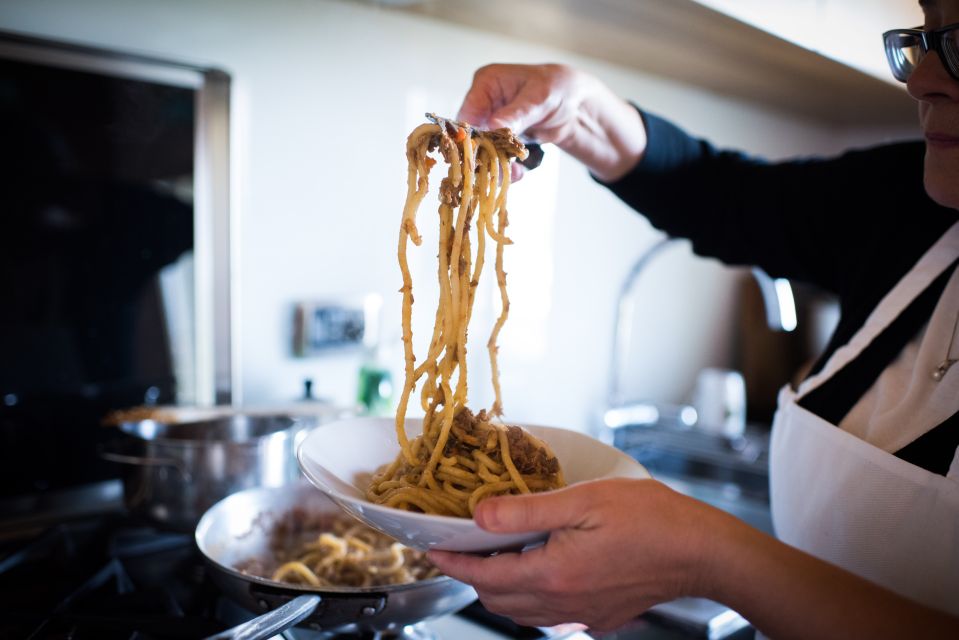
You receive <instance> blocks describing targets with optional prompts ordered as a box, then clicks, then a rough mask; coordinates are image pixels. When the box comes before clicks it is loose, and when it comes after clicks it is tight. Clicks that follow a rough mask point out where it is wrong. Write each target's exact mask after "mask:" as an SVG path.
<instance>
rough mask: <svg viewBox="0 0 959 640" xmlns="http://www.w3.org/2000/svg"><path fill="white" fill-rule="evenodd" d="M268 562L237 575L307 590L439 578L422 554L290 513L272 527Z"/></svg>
mask: <svg viewBox="0 0 959 640" xmlns="http://www.w3.org/2000/svg"><path fill="white" fill-rule="evenodd" d="M270 553H271V555H270V557H268V558H263V559H250V560H248V561H246V562H244V563H242V564H241V565H240V566H238V567H237V569H239V570H240V571H242V572H243V573H248V574H251V575H256V576H260V577H263V578H269V579H270V580H274V581H276V582H286V583H290V584H299V585H309V586H311V587H380V586H384V585H391V584H406V583H409V582H416V581H418V580H426V579H428V578H432V577H434V576H438V575H440V573H439V571H438V570H437V569H436V567H434V566H433V565H432V564H431V563H430V562H429V560H427V559H426V554H425V553H423V552H422V551H416V550H414V549H410V548H408V547H405V546H403V545H402V544H400V543H398V542H395V541H394V540H393V539H392V538H390V537H389V536H387V535H385V534H382V533H380V532H379V531H375V530H374V529H371V528H370V527H367V526H366V525H363V524H360V523H358V522H356V521H355V520H353V519H352V518H348V517H346V516H342V515H338V514H336V515H329V514H316V513H309V512H307V511H305V510H302V509H294V510H293V511H291V512H289V513H287V514H285V516H284V517H283V518H282V519H281V520H280V521H279V522H277V524H276V526H275V527H274V529H273V531H272V533H271V537H270Z"/></svg>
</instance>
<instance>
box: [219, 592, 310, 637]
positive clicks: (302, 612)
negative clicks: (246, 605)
mask: <svg viewBox="0 0 959 640" xmlns="http://www.w3.org/2000/svg"><path fill="white" fill-rule="evenodd" d="M322 600H323V599H322V598H321V597H320V596H318V595H316V594H312V595H302V596H299V597H296V598H294V599H292V600H290V601H289V602H287V603H286V604H285V605H283V606H282V607H278V608H276V609H274V610H273V611H270V612H269V613H266V614H263V615H262V616H259V617H257V618H253V619H252V620H250V621H248V622H244V623H243V624H240V625H237V626H235V627H233V628H231V629H227V630H226V631H221V632H220V633H217V634H216V635H212V636H210V637H209V638H207V639H206V640H267V639H268V638H272V637H273V636H275V635H276V634H278V633H283V632H284V631H286V630H287V629H289V628H290V627H292V626H293V625H295V624H297V623H298V622H302V621H303V620H304V619H306V618H307V617H309V615H310V614H311V613H313V611H315V610H316V607H317V606H319V604H320V602H322Z"/></svg>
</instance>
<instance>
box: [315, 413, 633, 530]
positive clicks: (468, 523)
mask: <svg viewBox="0 0 959 640" xmlns="http://www.w3.org/2000/svg"><path fill="white" fill-rule="evenodd" d="M411 420H414V421H417V422H419V423H420V425H421V427H420V428H422V417H413V418H407V419H406V423H407V424H409V422H410V421H411ZM358 421H369V422H383V423H386V422H387V421H394V419H393V418H391V417H387V416H352V417H347V418H343V419H341V420H335V421H332V422H328V423H326V424H323V425H320V426H319V427H318V428H317V429H316V430H313V431H311V432H310V433H309V434H307V436H306V437H305V438H304V439H303V441H302V442H300V443H299V444H298V445H297V447H296V461H297V464H298V465H299V466H300V471H301V472H302V473H303V475H304V476H305V477H306V478H307V479H308V480H309V481H310V482H311V483H312V484H313V485H314V486H315V487H316V488H317V489H318V490H320V491H322V492H324V493H326V494H327V495H329V497H330V498H331V499H332V500H334V501H335V502H339V500H343V502H346V503H351V504H362V505H363V508H364V509H367V508H368V509H372V510H374V511H378V512H381V513H384V514H387V515H389V514H397V513H399V514H402V515H403V516H404V517H409V518H410V519H411V520H412V521H413V522H416V521H417V520H421V521H422V522H424V523H426V522H437V523H444V524H449V525H457V526H460V527H462V528H468V529H470V530H473V529H475V528H476V527H477V526H478V525H476V524H475V521H474V520H473V519H472V518H464V517H459V516H447V515H439V514H429V513H420V512H419V511H407V510H405V509H397V508H396V507H390V506H387V505H385V504H378V503H376V502H370V501H369V500H368V499H367V498H366V496H365V494H364V495H360V496H358V497H357V496H349V495H346V494H343V493H341V492H340V491H338V490H336V489H335V488H333V487H331V486H329V485H328V484H327V483H326V482H323V481H322V480H320V479H318V478H316V477H315V476H314V475H313V474H312V472H310V471H309V470H308V468H307V466H306V465H305V464H304V463H303V459H304V457H305V448H306V447H305V445H306V443H307V441H308V440H309V439H310V438H311V437H316V436H315V435H314V434H315V433H316V432H318V431H320V430H322V429H325V428H329V427H332V426H334V425H338V424H342V423H347V422H358ZM508 426H518V427H521V428H523V429H527V428H528V427H533V428H534V429H546V430H549V431H556V432H564V433H571V434H573V435H574V437H581V438H583V439H586V440H590V441H593V442H595V443H596V444H598V445H600V446H602V447H603V448H605V449H607V450H609V451H611V452H614V453H616V454H617V457H621V458H622V459H623V460H624V461H625V462H628V463H629V464H631V465H633V466H635V467H637V468H639V469H642V470H643V472H644V473H645V474H646V476H645V477H646V478H651V477H652V476H651V474H650V473H649V470H648V469H646V467H645V466H643V465H642V464H641V463H640V462H639V461H637V460H635V459H634V458H632V457H631V456H630V455H629V454H627V453H626V452H625V451H622V450H620V449H617V448H616V447H613V446H611V445H609V444H607V443H605V442H603V441H602V440H599V439H598V438H594V437H593V436H591V435H589V434H587V433H584V432H582V431H577V430H576V429H569V428H566V427H553V426H547V425H540V424H529V423H525V422H521V423H513V424H511V425H508ZM533 435H536V434H533ZM537 437H539V436H537ZM397 446H398V443H397ZM316 464H317V466H320V467H322V468H323V469H324V470H326V471H327V472H328V473H330V475H333V476H336V477H339V476H338V475H337V474H335V473H333V472H331V471H329V470H328V469H327V468H326V467H325V466H324V465H321V464H318V463H316ZM604 477H606V476H600V477H599V478H593V479H590V480H599V479H602V478H604ZM609 477H610V478H612V477H617V476H609ZM340 479H341V480H342V478H340ZM590 480H582V481H578V482H589V481H590ZM349 484H351V485H352V486H355V485H353V483H349ZM573 484H576V483H570V484H568V485H567V486H572V485H573ZM357 490H358V491H360V493H361V494H363V491H362V490H360V489H359V488H358V487H357ZM340 507H341V508H343V509H345V508H346V507H344V506H343V505H340ZM364 520H365V519H364ZM483 532H484V533H485V534H487V535H490V536H513V535H516V534H511V533H510V534H505V533H497V532H493V531H486V530H485V529H484V530H483Z"/></svg>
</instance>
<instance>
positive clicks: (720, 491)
mask: <svg viewBox="0 0 959 640" xmlns="http://www.w3.org/2000/svg"><path fill="white" fill-rule="evenodd" d="M605 435H606V439H607V440H609V441H611V443H612V444H613V446H615V447H617V448H618V449H621V450H622V451H624V452H626V453H627V454H629V455H630V456H632V457H633V458H634V459H636V460H637V461H638V462H640V463H641V464H642V465H643V466H645V467H646V468H647V469H648V470H649V472H650V473H651V474H652V476H653V477H654V478H656V479H657V480H660V481H662V482H663V483H664V484H666V485H668V486H670V487H672V488H673V489H675V490H676V491H679V492H680V493H683V494H686V495H689V496H692V497H694V498H697V499H699V500H703V501H704V502H707V503H709V504H711V505H713V506H715V507H717V508H719V509H722V510H723V511H726V512H728V513H731V514H732V515H734V516H736V517H738V518H741V519H742V520H744V521H746V522H748V523H749V524H751V525H752V526H754V527H756V528H758V529H760V530H762V531H765V532H766V533H770V534H772V518H771V516H770V512H769V457H768V451H769V432H768V430H767V429H765V428H763V427H761V426H752V425H750V426H747V429H746V431H745V433H744V434H743V436H741V437H738V438H734V439H729V438H725V437H722V436H719V435H715V434H712V433H705V432H703V431H700V430H698V429H696V428H695V427H690V426H688V425H686V424H684V423H682V422H681V421H659V422H654V423H651V424H640V425H622V426H618V427H616V428H615V429H611V430H609V431H608V432H607V433H606V434H605Z"/></svg>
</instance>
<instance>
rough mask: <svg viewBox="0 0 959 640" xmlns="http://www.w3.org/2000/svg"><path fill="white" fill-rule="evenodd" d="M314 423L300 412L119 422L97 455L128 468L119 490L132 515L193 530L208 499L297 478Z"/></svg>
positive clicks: (207, 505) (212, 499)
mask: <svg viewBox="0 0 959 640" xmlns="http://www.w3.org/2000/svg"><path fill="white" fill-rule="evenodd" d="M315 424H316V420H314V419H308V418H302V417H300V418H294V417H290V416H285V415H243V414H239V415H229V416H223V417H216V418H211V419H209V420H200V421H195V422H180V423H169V424H168V423H162V422H156V421H154V420H141V421H138V422H127V423H122V424H120V425H119V430H120V432H121V434H123V435H122V438H121V442H120V443H118V446H116V447H115V448H112V450H105V451H103V452H101V455H102V456H103V457H104V458H106V459H108V460H112V461H114V462H119V463H124V464H127V465H130V468H129V469H128V472H127V473H126V474H125V476H124V483H123V490H124V500H125V502H126V505H127V507H128V508H129V509H130V510H131V511H132V512H133V513H136V514H138V515H142V516H146V517H147V518H149V519H150V520H151V521H153V522H156V523H159V524H162V525H165V526H167V527H169V528H173V529H178V530H182V531H192V530H193V529H194V527H196V524H197V522H198V521H199V520H200V517H201V516H202V515H203V513H204V512H205V511H206V510H207V509H208V508H209V507H210V506H211V505H212V504H214V503H215V502H217V501H218V500H220V499H221V498H224V497H225V496H228V495H230V494H231V493H235V492H236V491H239V490H241V489H247V488H251V487H278V486H283V485H286V484H289V483H290V482H292V481H294V480H296V479H297V478H299V477H300V471H299V468H298V467H297V463H296V457H295V451H296V446H297V445H298V444H299V442H300V440H301V439H302V437H303V436H304V435H305V434H306V431H307V430H308V428H309V427H311V426H313V425H315Z"/></svg>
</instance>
